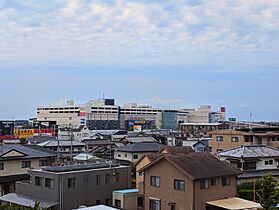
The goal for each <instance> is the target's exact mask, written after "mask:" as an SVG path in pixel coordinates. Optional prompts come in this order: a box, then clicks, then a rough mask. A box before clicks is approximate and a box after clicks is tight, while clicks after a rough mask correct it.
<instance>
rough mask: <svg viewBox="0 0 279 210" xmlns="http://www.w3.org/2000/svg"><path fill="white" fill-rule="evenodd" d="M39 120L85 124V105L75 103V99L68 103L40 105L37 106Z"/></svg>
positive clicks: (61, 123) (62, 123)
mask: <svg viewBox="0 0 279 210" xmlns="http://www.w3.org/2000/svg"><path fill="white" fill-rule="evenodd" d="M37 120H38V121H56V122H57V124H58V125H62V126H69V124H72V125H73V126H74V127H79V126H80V125H85V123H86V116H85V107H84V105H75V104H74V101H67V104H66V105H50V106H39V107H38V108H37Z"/></svg>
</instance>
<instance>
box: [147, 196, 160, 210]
mask: <svg viewBox="0 0 279 210" xmlns="http://www.w3.org/2000/svg"><path fill="white" fill-rule="evenodd" d="M160 209H161V202H160V200H153V199H150V200H149V210H160Z"/></svg>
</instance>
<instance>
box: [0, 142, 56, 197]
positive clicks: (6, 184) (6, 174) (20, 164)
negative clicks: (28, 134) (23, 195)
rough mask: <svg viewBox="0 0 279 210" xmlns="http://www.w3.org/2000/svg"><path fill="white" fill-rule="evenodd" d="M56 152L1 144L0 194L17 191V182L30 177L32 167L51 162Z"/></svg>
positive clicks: (34, 147) (35, 147)
mask: <svg viewBox="0 0 279 210" xmlns="http://www.w3.org/2000/svg"><path fill="white" fill-rule="evenodd" d="M55 157H56V155H55V153H53V152H51V151H48V150H45V149H43V148H38V147H37V146H31V145H29V146H25V145H21V144H8V145H0V195H4V194H7V193H10V192H14V191H15V182H16V181H20V180H27V179H29V175H28V173H27V171H28V169H30V168H43V167H46V166H48V165H50V164H51V162H52V160H53V158H55Z"/></svg>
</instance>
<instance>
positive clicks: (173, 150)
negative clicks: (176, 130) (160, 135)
mask: <svg viewBox="0 0 279 210" xmlns="http://www.w3.org/2000/svg"><path fill="white" fill-rule="evenodd" d="M163 150H166V152H167V153H168V154H174V155H175V154H189V153H191V152H195V151H194V150H193V148H192V147H191V146H176V147H172V146H164V147H163V148H162V149H161V151H160V152H162V151H163Z"/></svg>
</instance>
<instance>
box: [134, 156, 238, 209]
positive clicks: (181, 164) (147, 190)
mask: <svg viewBox="0 0 279 210" xmlns="http://www.w3.org/2000/svg"><path fill="white" fill-rule="evenodd" d="M166 169H167V170H166ZM138 172H139V173H141V174H142V176H143V180H144V182H143V191H144V201H143V203H144V209H149V210H158V209H160V210H169V209H171V210H175V209H189V210H204V209H205V208H206V202H208V201H213V200H218V199H222V198H226V197H234V196H235V195H236V186H237V176H238V175H239V174H240V173H241V172H240V171H239V170H238V169H237V168H236V167H234V166H232V165H230V164H229V163H227V162H224V161H220V160H218V159H217V158H215V157H214V156H212V155H210V154H209V153H204V152H199V153H195V152H190V153H188V154H184V155H182V154H167V153H165V154H162V155H160V156H159V157H158V158H157V159H155V160H153V161H152V162H151V163H149V164H147V165H146V166H144V167H143V168H141V169H140V170H139V171H138Z"/></svg>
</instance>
